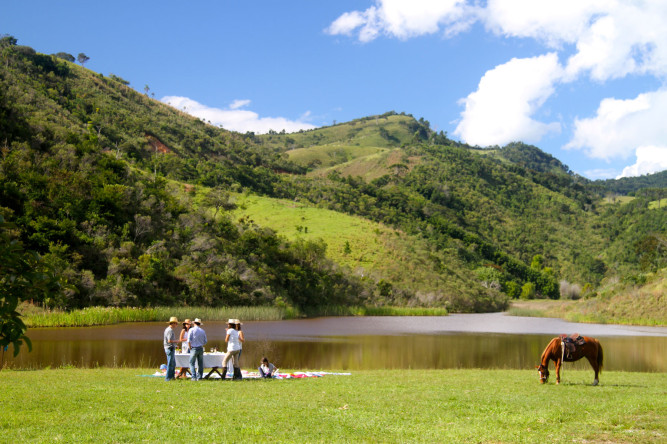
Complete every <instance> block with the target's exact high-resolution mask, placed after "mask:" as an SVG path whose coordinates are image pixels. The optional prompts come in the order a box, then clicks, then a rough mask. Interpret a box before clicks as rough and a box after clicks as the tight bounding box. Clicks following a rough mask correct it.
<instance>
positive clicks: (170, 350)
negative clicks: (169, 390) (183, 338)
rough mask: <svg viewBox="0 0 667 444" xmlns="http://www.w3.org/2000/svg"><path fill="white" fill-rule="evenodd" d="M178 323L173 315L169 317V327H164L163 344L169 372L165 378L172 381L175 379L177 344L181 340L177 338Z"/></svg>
mask: <svg viewBox="0 0 667 444" xmlns="http://www.w3.org/2000/svg"><path fill="white" fill-rule="evenodd" d="M177 325H178V318H177V317H176V316H172V317H171V318H170V319H169V327H167V328H165V329H164V335H163V345H164V352H165V354H166V355H167V373H166V374H165V377H164V380H165V381H171V380H172V379H174V376H175V373H176V344H178V343H179V342H180V341H179V340H178V339H176V326H177Z"/></svg>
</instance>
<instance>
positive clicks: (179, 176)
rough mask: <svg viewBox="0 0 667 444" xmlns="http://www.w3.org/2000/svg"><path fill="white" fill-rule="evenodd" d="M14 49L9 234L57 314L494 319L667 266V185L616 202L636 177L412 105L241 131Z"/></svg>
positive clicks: (6, 61) (2, 91)
mask: <svg viewBox="0 0 667 444" xmlns="http://www.w3.org/2000/svg"><path fill="white" fill-rule="evenodd" d="M0 51H1V55H0V149H1V152H2V157H1V158H0V215H2V216H3V218H4V219H5V220H6V221H7V222H8V223H9V224H10V225H8V226H7V227H5V228H3V230H4V231H3V233H4V235H6V236H9V238H11V239H12V240H13V241H14V242H15V245H17V246H18V247H20V248H21V249H23V250H25V251H34V252H37V253H39V255H40V256H41V262H40V263H41V264H42V266H44V267H47V268H48V270H50V271H51V272H52V275H53V276H55V277H56V278H57V279H58V280H59V284H60V291H56V292H53V291H51V292H48V293H47V295H46V296H41V295H35V296H33V299H34V301H35V302H38V303H40V304H43V305H45V306H47V307H58V308H63V309H71V308H82V307H86V306H91V305H105V306H150V305H165V304H167V305H169V304H178V305H180V304H187V305H207V306H229V305H274V306H294V307H298V308H301V309H307V308H312V307H318V306H327V305H328V306H331V305H336V304H339V305H363V304H366V305H380V306H381V305H406V306H436V307H441V306H445V307H448V309H450V310H451V311H489V310H498V309H503V308H505V307H506V306H507V303H508V300H509V299H511V298H527V299H529V298H536V297H547V298H552V299H557V298H559V297H561V296H565V297H570V298H580V297H592V296H595V294H596V292H597V291H598V288H599V286H600V285H601V284H603V283H604V282H606V281H607V280H610V279H613V280H619V281H623V282H627V283H629V284H631V285H642V284H643V283H644V282H645V278H644V277H643V276H645V275H647V274H648V273H653V272H657V271H658V270H660V269H662V268H664V267H666V266H667V255H666V254H665V245H666V242H665V238H666V233H665V227H667V212H666V211H665V207H664V205H662V206H661V205H659V203H660V202H661V199H664V198H665V197H666V196H667V193H664V191H665V188H666V187H667V183H665V181H666V180H667V176H665V175H664V174H659V175H655V177H653V176H651V178H650V180H649V179H647V178H637V179H636V180H633V179H628V180H624V181H623V188H622V189H623V190H625V191H626V192H627V193H631V194H632V195H633V199H632V200H631V201H628V202H623V201H621V200H620V199H618V200H614V201H613V202H611V203H609V202H608V203H605V202H604V201H603V198H604V197H608V194H609V193H618V191H619V188H618V183H617V182H614V181H612V182H595V183H593V182H590V181H588V180H586V179H585V178H582V177H579V176H577V175H575V174H573V173H572V172H571V171H570V170H569V168H567V166H565V165H563V164H562V163H561V162H560V161H558V160H557V159H555V158H553V157H552V156H550V155H548V154H546V153H543V152H542V151H541V150H539V149H538V148H536V147H533V146H528V145H525V144H522V143H512V144H510V145H508V146H506V147H502V148H500V147H492V148H488V149H480V148H479V147H470V146H466V145H464V144H461V143H458V142H455V141H452V140H450V139H448V138H447V136H446V134H443V133H442V132H440V133H436V132H434V131H432V130H431V128H430V125H429V123H428V121H425V120H424V119H419V120H417V119H415V118H413V117H412V116H410V115H406V114H397V113H395V112H389V113H386V114H384V115H381V116H371V117H367V118H363V119H358V120H354V121H352V122H346V123H340V124H335V125H333V126H330V127H324V128H319V129H316V130H310V131H302V132H298V133H293V134H285V133H276V132H274V131H271V132H270V133H269V134H267V135H255V134H253V133H246V134H239V133H234V132H229V131H226V130H223V129H221V128H216V127H215V126H212V125H210V124H207V123H206V122H203V121H201V120H199V119H197V118H194V117H191V116H188V115H186V114H184V113H182V112H180V111H178V110H175V109H173V108H171V107H170V106H168V105H167V104H163V103H160V102H158V101H156V100H154V99H152V98H150V97H149V96H148V95H147V94H141V93H139V92H137V91H135V90H134V89H132V88H131V87H130V86H129V85H128V82H127V81H125V80H123V79H121V78H119V77H118V76H115V75H113V74H110V75H109V76H104V75H101V74H98V73H94V72H92V71H90V70H87V69H85V68H83V67H80V66H77V65H75V64H74V63H72V61H71V60H69V59H68V58H67V57H65V58H63V57H62V56H52V55H45V54H40V53H37V52H36V51H34V50H33V49H32V48H29V47H25V46H20V45H18V44H17V42H16V40H15V39H13V38H11V37H9V36H5V37H3V38H2V39H0ZM645 185H650V188H647V187H644V186H645ZM3 274H6V272H5V270H3ZM3 279H5V278H4V277H3Z"/></svg>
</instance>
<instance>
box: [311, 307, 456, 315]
mask: <svg viewBox="0 0 667 444" xmlns="http://www.w3.org/2000/svg"><path fill="white" fill-rule="evenodd" d="M306 314H307V315H308V316H311V317H312V316H447V314H448V313H447V309H446V308H437V307H389V306H386V307H365V306H345V305H328V306H325V307H318V308H315V309H312V310H309V311H307V312H306Z"/></svg>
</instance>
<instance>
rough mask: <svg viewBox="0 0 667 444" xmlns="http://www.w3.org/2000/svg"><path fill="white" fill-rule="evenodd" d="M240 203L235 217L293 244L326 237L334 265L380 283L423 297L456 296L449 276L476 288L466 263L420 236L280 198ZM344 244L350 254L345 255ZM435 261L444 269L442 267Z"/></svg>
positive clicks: (248, 198)
mask: <svg viewBox="0 0 667 444" xmlns="http://www.w3.org/2000/svg"><path fill="white" fill-rule="evenodd" d="M237 203H238V204H239V209H237V210H236V211H235V213H234V218H239V217H242V216H244V215H248V216H249V217H250V218H251V219H252V220H253V221H255V222H256V223H257V224H259V225H261V226H267V227H270V228H272V229H274V230H275V231H276V232H278V233H280V234H281V235H283V236H285V237H287V238H288V239H292V240H294V239H296V238H303V239H307V240H315V239H318V238H319V239H322V240H324V242H325V243H326V244H327V256H328V257H329V258H331V259H332V260H333V261H335V262H336V263H338V264H340V265H342V266H345V267H348V268H350V269H352V270H355V271H356V272H357V273H358V274H360V275H363V276H368V277H372V278H374V279H376V280H380V279H383V278H384V279H388V280H390V281H392V282H395V283H397V284H399V285H400V284H408V285H409V286H410V287H413V288H414V287H417V288H419V289H420V291H421V292H422V293H423V294H422V297H424V298H428V292H430V291H436V290H440V291H445V292H455V291H456V289H455V288H454V287H452V284H453V282H452V281H453V279H448V277H451V276H456V280H457V281H459V282H460V281H466V282H467V283H468V284H470V285H475V284H474V283H472V282H471V281H472V277H471V276H468V275H469V274H470V273H467V272H466V271H464V270H465V268H464V265H463V264H461V263H457V262H456V260H453V259H452V258H450V257H445V256H444V254H443V252H439V251H435V250H433V249H432V248H431V247H429V246H428V244H427V243H426V241H425V240H423V239H421V238H418V237H416V236H409V235H406V234H405V233H403V232H401V231H399V230H395V229H393V228H390V227H387V226H385V225H382V224H380V223H376V222H372V221H369V220H368V219H364V218H361V217H357V216H350V215H347V214H344V213H339V212H336V211H331V210H327V209H323V208H317V207H312V206H306V205H303V204H301V203H298V202H293V201H287V200H281V199H272V198H266V197H259V196H244V197H239V199H238V201H237ZM297 227H301V230H300V231H299V230H298V229H297ZM306 228H307V232H306ZM346 243H349V246H350V250H351V251H350V252H349V253H345V244H346ZM435 258H438V259H439V261H440V262H439V263H440V264H443V263H444V264H446V265H444V266H442V268H438V267H437V266H436V262H437V260H436V259H435Z"/></svg>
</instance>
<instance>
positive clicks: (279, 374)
mask: <svg viewBox="0 0 667 444" xmlns="http://www.w3.org/2000/svg"><path fill="white" fill-rule="evenodd" d="M241 374H242V375H243V379H262V377H261V376H260V374H259V372H249V371H247V370H241ZM351 374H352V373H334V372H292V373H284V372H276V373H275V375H274V376H273V379H301V378H321V377H322V376H326V375H338V376H350V375H351ZM176 375H177V376H178V372H176ZM139 376H144V377H155V378H164V376H165V374H164V372H162V371H161V370H158V371H156V372H155V373H153V374H152V375H139ZM186 377H188V378H189V377H190V375H186ZM231 378H232V375H229V374H228V375H227V378H225V379H231ZM209 379H220V375H218V374H217V373H213V374H212V375H211V376H210V377H209Z"/></svg>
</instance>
